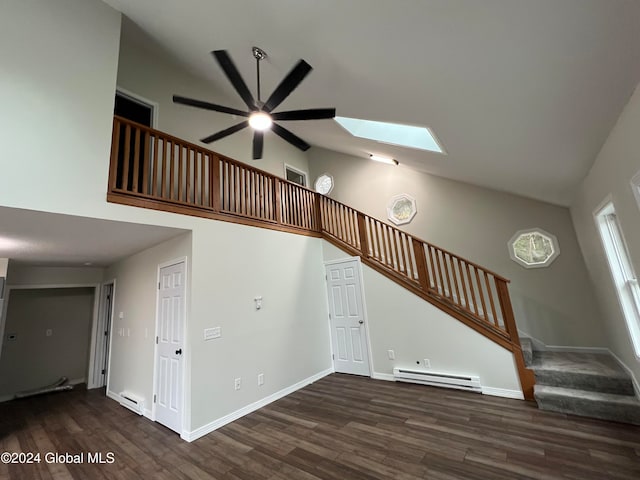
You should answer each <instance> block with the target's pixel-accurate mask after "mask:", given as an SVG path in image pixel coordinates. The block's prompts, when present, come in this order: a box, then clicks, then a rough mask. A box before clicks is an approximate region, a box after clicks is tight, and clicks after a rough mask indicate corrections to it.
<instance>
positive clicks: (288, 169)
mask: <svg viewBox="0 0 640 480" xmlns="http://www.w3.org/2000/svg"><path fill="white" fill-rule="evenodd" d="M284 175H285V178H286V179H287V180H289V181H290V182H293V183H297V184H298V185H302V186H303V187H306V186H307V173H306V172H303V171H302V170H298V169H297V168H295V167H292V166H291V165H287V164H285V165H284Z"/></svg>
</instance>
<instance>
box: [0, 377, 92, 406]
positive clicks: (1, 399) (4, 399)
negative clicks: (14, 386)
mask: <svg viewBox="0 0 640 480" xmlns="http://www.w3.org/2000/svg"><path fill="white" fill-rule="evenodd" d="M85 381H86V378H84V377H82V378H74V379H73V380H67V383H65V385H79V384H81V383H84V382H85ZM43 394H44V393H43ZM15 396H16V394H15V393H12V394H9V395H2V396H0V403H3V402H8V401H9V400H13V399H14V398H15Z"/></svg>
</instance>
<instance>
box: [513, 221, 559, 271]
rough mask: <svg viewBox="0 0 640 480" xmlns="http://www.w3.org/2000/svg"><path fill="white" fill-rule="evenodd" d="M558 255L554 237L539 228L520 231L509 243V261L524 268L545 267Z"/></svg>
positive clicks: (556, 240)
mask: <svg viewBox="0 0 640 480" xmlns="http://www.w3.org/2000/svg"><path fill="white" fill-rule="evenodd" d="M559 254H560V248H559V247H558V239H557V238H556V236H555V235H553V234H551V233H549V232H545V231H544V230H542V229H541V228H532V229H529V230H520V231H518V232H516V234H515V235H514V236H513V237H512V238H511V240H510V241H509V255H510V256H511V259H512V260H513V261H514V262H516V263H519V264H520V265H522V266H523V267H525V268H539V267H546V266H548V265H549V264H551V262H553V261H554V260H555V259H556V257H557V256H558V255H559Z"/></svg>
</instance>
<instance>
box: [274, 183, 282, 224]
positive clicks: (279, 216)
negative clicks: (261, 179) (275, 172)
mask: <svg viewBox="0 0 640 480" xmlns="http://www.w3.org/2000/svg"><path fill="white" fill-rule="evenodd" d="M273 189H274V192H273V198H275V210H276V211H275V214H276V222H277V223H279V224H282V205H281V203H282V199H281V196H280V179H279V178H278V177H275V178H274V179H273Z"/></svg>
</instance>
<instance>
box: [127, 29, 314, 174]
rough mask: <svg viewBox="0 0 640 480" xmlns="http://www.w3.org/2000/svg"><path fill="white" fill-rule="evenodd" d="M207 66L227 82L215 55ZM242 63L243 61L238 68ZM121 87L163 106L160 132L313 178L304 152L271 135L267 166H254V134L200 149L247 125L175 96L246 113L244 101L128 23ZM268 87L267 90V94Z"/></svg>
mask: <svg viewBox="0 0 640 480" xmlns="http://www.w3.org/2000/svg"><path fill="white" fill-rule="evenodd" d="M246 54H247V58H246V59H244V60H245V61H250V63H251V65H252V66H253V65H254V63H255V60H254V59H253V57H251V52H250V51H247V52H246ZM202 61H203V62H207V63H206V64H207V66H209V67H210V68H211V70H212V71H217V72H218V73H219V78H220V82H221V83H222V82H227V80H226V77H224V76H223V75H224V74H223V73H222V71H221V70H220V68H219V67H218V65H217V63H216V62H215V61H214V59H213V57H212V56H211V55H210V54H209V52H202ZM239 61H240V59H237V60H236V62H237V63H238V62H239ZM254 79H255V76H252V77H251V78H246V79H245V81H246V82H247V85H249V88H250V90H252V91H253V92H255V90H254V83H252V82H254V81H255V80H254ZM118 86H119V87H121V88H124V89H126V90H128V91H131V92H133V93H135V94H138V95H141V96H143V97H145V98H146V99H147V100H150V101H152V102H156V103H158V104H159V113H158V125H157V126H156V128H157V129H158V130H162V131H163V132H167V133H170V134H172V135H175V136H177V137H179V138H183V139H185V140H189V141H191V142H193V143H195V144H196V145H201V146H203V147H204V148H209V149H211V150H214V151H216V152H219V153H221V154H222V155H226V156H228V157H231V158H233V159H236V160H240V161H242V162H245V163H248V164H250V165H252V166H254V167H256V168H260V169H262V170H266V171H267V172H270V173H272V174H274V175H278V176H279V177H283V176H284V163H287V164H289V165H291V166H293V167H296V168H298V169H300V170H302V171H305V172H308V171H309V168H308V163H307V157H306V154H305V153H304V152H302V151H301V150H298V149H297V148H295V147H292V146H291V145H289V144H288V143H286V142H285V141H284V140H282V139H281V138H280V137H278V136H277V135H275V134H274V133H272V132H267V133H266V134H265V141H264V152H263V158H262V159H261V160H252V158H251V155H252V143H251V142H252V138H253V137H252V135H253V134H252V132H251V131H250V129H249V128H247V129H245V130H243V131H241V132H238V133H235V134H233V135H231V136H229V137H227V138H225V139H222V140H220V141H217V142H214V143H212V144H210V145H209V146H208V147H207V146H206V145H204V144H202V143H200V139H201V138H204V137H206V136H208V135H210V134H212V133H215V132H217V131H219V130H223V129H225V128H227V127H230V126H231V125H235V124H236V123H238V122H240V121H242V118H236V117H235V116H232V115H228V114H224V113H217V112H211V111H206V110H200V109H196V108H193V107H187V106H184V105H177V104H174V103H173V100H172V96H173V95H181V96H184V97H191V98H196V99H199V100H205V101H208V102H212V103H217V104H220V105H225V106H229V107H233V108H237V109H239V110H243V109H245V108H246V106H245V105H244V102H243V101H242V99H241V98H240V96H239V95H237V94H235V93H234V94H233V95H232V96H231V97H228V96H225V95H223V94H221V93H220V92H219V91H218V87H217V85H215V84H214V83H213V82H211V83H207V82H205V81H203V80H201V79H199V78H196V77H194V76H192V75H190V74H189V73H188V71H187V70H186V69H185V68H184V67H182V66H181V65H179V64H178V63H176V61H175V60H172V58H171V56H170V54H169V53H167V52H165V51H161V50H159V49H158V47H157V46H156V45H154V44H153V42H152V40H150V39H149V38H148V37H147V36H146V35H145V33H144V32H142V31H141V30H140V29H139V27H137V26H136V25H135V24H133V23H132V22H131V21H130V20H128V19H126V18H124V19H123V22H122V37H121V42H120V60H119V64H118ZM266 88H267V87H266V86H265V85H263V89H266Z"/></svg>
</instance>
